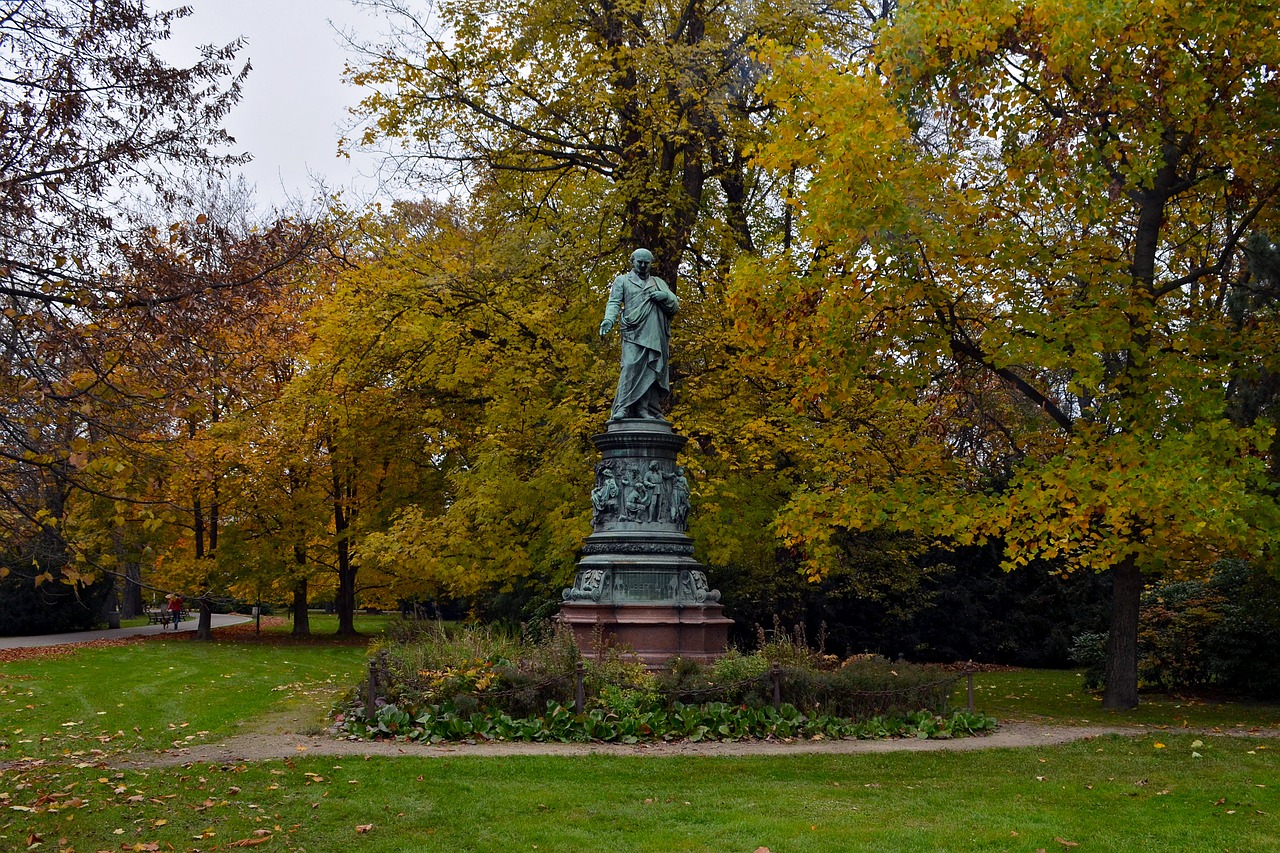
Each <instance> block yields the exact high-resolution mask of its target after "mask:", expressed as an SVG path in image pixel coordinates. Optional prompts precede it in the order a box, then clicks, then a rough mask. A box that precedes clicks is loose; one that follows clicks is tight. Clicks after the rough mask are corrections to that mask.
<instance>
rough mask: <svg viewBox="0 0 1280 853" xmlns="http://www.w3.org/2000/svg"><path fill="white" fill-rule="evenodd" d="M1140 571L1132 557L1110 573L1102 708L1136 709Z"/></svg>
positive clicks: (1140, 591) (1140, 598)
mask: <svg viewBox="0 0 1280 853" xmlns="http://www.w3.org/2000/svg"><path fill="white" fill-rule="evenodd" d="M1141 600H1142V571H1141V570H1140V569H1139V568H1138V564H1137V563H1136V562H1135V561H1134V560H1133V558H1132V557H1130V558H1129V559H1127V560H1125V561H1124V562H1123V563H1121V564H1120V565H1118V566H1116V567H1115V568H1114V569H1112V570H1111V632H1110V634H1109V635H1108V637H1107V683H1106V689H1105V690H1104V691H1103V694H1102V707H1104V708H1108V709H1111V710H1118V711H1127V710H1129V709H1132V708H1136V707H1138V609H1139V606H1140V605H1141Z"/></svg>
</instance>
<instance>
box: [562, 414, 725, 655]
mask: <svg viewBox="0 0 1280 853" xmlns="http://www.w3.org/2000/svg"><path fill="white" fill-rule="evenodd" d="M592 441H593V442H594V443H595V445H596V447H597V448H599V450H600V453H601V455H602V456H603V459H602V460H601V461H600V462H599V463H598V464H597V465H596V486H595V488H594V489H593V490H592V492H591V503H592V506H593V508H594V510H595V513H594V515H593V517H592V527H593V529H594V532H593V533H592V534H591V535H590V536H588V537H587V541H586V543H584V545H583V547H582V555H583V556H582V559H580V560H579V561H578V572H577V575H576V577H575V578H574V583H573V586H572V587H571V588H569V589H566V590H565V591H564V594H563V597H564V605H563V606H562V607H561V609H560V617H559V618H560V621H561V622H563V623H565V624H567V625H569V626H570V628H572V629H573V633H574V637H575V638H576V639H577V642H578V646H579V648H581V649H582V650H583V653H584V654H587V655H591V654H594V653H595V652H596V651H597V646H598V644H599V643H600V641H601V640H602V639H603V640H604V641H606V642H609V643H614V644H623V645H627V646H630V647H631V648H632V649H634V650H635V652H636V654H637V656H639V658H640V659H641V660H643V661H644V662H645V663H646V664H648V665H651V666H652V665H658V664H661V663H662V662H664V661H666V660H668V659H669V658H672V657H675V656H676V655H679V656H681V657H686V658H693V659H696V660H709V659H711V658H714V657H716V656H717V655H720V654H723V653H724V651H725V648H726V645H727V642H728V633H729V626H730V625H732V624H733V620H731V619H727V618H725V617H724V615H723V614H722V613H721V610H722V608H721V606H720V603H719V601H720V593H719V591H717V590H714V589H711V588H710V587H709V585H708V584H707V576H706V573H705V572H704V571H703V567H702V565H701V564H700V563H698V561H697V560H695V559H694V558H693V540H692V539H690V538H689V535H688V533H687V532H686V531H687V529H688V518H689V483H688V480H687V479H686V477H685V474H684V471H683V469H681V468H680V467H679V466H678V465H676V459H677V456H678V455H679V453H680V450H681V449H682V448H683V447H684V445H685V443H686V441H687V439H686V438H685V437H684V436H681V435H676V434H675V432H674V431H672V429H671V425H670V424H668V423H667V422H666V421H662V420H648V419H645V420H640V419H635V420H632V419H624V420H613V421H610V422H609V423H608V425H607V427H606V429H605V432H604V433H602V434H601V435H597V436H594V437H593V438H592Z"/></svg>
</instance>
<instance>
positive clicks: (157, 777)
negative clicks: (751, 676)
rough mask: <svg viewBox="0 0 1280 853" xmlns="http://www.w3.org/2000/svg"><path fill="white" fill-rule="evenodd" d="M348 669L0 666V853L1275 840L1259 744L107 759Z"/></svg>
mask: <svg viewBox="0 0 1280 853" xmlns="http://www.w3.org/2000/svg"><path fill="white" fill-rule="evenodd" d="M250 630H251V629H250ZM317 630H319V629H317ZM241 633H243V632H241ZM363 662H364V655H363V649H362V648H360V647H359V646H352V645H328V644H321V643H314V644H291V643H289V642H288V641H287V638H284V637H281V636H279V635H269V636H268V637H267V638H263V639H254V638H253V637H252V635H251V634H250V635H249V636H246V637H245V639H244V640H223V641H220V642H216V643H212V644H199V643H195V642H193V641H189V640H186V639H178V638H166V639H165V640H151V641H147V642H142V643H135V644H129V645H124V646H119V647H113V648H105V649H92V650H82V651H77V652H73V653H71V654H64V655H59V656H52V657H41V658H34V659H30V660H25V661H21V662H17V663H10V664H4V665H0V744H3V746H4V748H3V750H0V850H10V849H12V850H25V849H35V850H38V851H52V850H74V851H81V853H84V851H96V850H107V849H110V850H121V849H124V850H135V849H137V850H147V849H155V850H169V849H170V848H172V849H173V850H179V851H182V850H200V851H209V850H215V849H218V850H227V849H235V848H233V847H232V845H233V843H234V842H238V841H249V842H261V848H260V849H262V850H264V851H269V850H296V851H303V850H305V851H309V853H322V852H323V851H343V853H348V852H349V853H356V851H359V853H366V851H367V853H375V851H406V850H459V851H512V850H542V851H546V850H556V851H594V850H616V851H739V850H741V851H754V850H756V849H757V848H758V847H761V846H764V847H767V848H769V849H770V850H771V851H774V853H784V851H785V853H803V851H830V850H860V851H863V850H865V851H919V850H929V851H988V850H990V851H1004V850H1008V851H1027V853H1031V851H1036V850H1040V849H1044V850H1061V851H1068V850H1075V849H1078V850H1079V851H1081V853H1087V851H1144V853H1145V851H1150V850H1175V849H1176V850H1209V849H1212V850H1228V851H1267V850H1276V849H1280V820H1277V815H1280V757H1278V755H1277V753H1280V742H1278V741H1274V740H1269V739H1262V738H1252V737H1245V738H1236V737H1227V736H1222V735H1204V734H1191V733H1183V732H1178V731H1163V730H1161V731H1152V730H1151V729H1150V728H1148V730H1146V731H1142V732H1138V733H1137V734H1135V735H1133V736H1125V737H1120V736H1108V737H1103V738H1096V739H1093V740H1089V741H1081V742H1077V743H1074V744H1070V745H1066V746H1054V747H1041V748H1027V749H996V750H983V751H978V752H963V753H961V752H954V753H946V752H928V753H911V752H893V753H863V754H857V755H846V756H838V755H797V756H788V757H745V758H733V757H696V756H691V757H678V758H652V757H610V756H599V755H588V756H581V757H576V758H561V757H518V758H476V757H468V756H466V754H465V748H462V749H460V750H458V751H456V752H450V753H446V754H445V755H444V756H442V757H438V758H424V757H408V756H405V757H399V758H377V757H375V758H368V759H365V758H360V757H353V758H342V759H335V758H326V757H321V756H313V755H308V754H307V753H306V752H305V751H299V752H296V753H295V754H294V755H291V756H288V757H285V758H281V759H277V760H271V761H262V762H236V763H230V764H194V765H191V766H184V767H175V768H167V769H147V770H136V769H124V768H123V765H122V762H123V761H124V760H125V759H127V758H129V757H136V756H139V755H140V754H141V755H145V754H146V753H149V752H154V751H155V750H160V749H163V748H166V747H168V746H171V745H173V744H174V743H175V742H177V743H179V744H187V743H193V742H201V741H213V740H217V739H219V738H222V737H225V736H227V735H229V734H232V733H235V732H237V731H242V730H245V729H255V730H262V729H263V728H266V727H269V725H270V721H271V720H273V719H275V718H276V717H278V716H280V715H285V716H288V717H289V718H290V719H295V720H296V719H302V720H303V721H304V722H306V721H312V722H318V721H319V719H320V718H321V717H322V715H323V712H324V710H325V709H326V708H327V706H328V704H329V703H330V702H331V699H332V696H333V695H334V693H335V692H336V691H338V690H339V689H341V687H343V686H345V685H346V684H348V683H350V682H351V681H352V680H353V679H354V678H356V677H357V674H358V673H359V672H361V670H362V668H363ZM975 688H976V693H977V697H978V702H977V705H978V709H979V710H985V711H988V712H991V711H995V712H997V713H998V715H1001V716H1003V717H1005V718H1006V719H1007V718H1010V717H1014V718H1018V719H1040V720H1053V721H1055V722H1061V723H1073V722H1078V723H1083V722H1084V721H1085V720H1088V721H1089V722H1091V723H1104V724H1105V723H1122V722H1130V721H1132V720H1137V721H1139V722H1142V723H1143V724H1144V725H1147V726H1148V727H1151V726H1157V725H1170V726H1177V725H1180V723H1178V722H1177V720H1179V719H1182V720H1195V721H1196V722H1191V723H1190V724H1191V725H1202V724H1203V723H1201V722H1199V721H1201V720H1203V721H1208V722H1212V721H1215V720H1217V721H1219V722H1228V721H1229V722H1231V723H1232V724H1234V723H1245V724H1247V725H1270V724H1272V723H1274V722H1275V720H1276V719H1277V717H1278V716H1280V714H1277V709H1276V708H1275V707H1274V706H1231V705H1220V704H1219V705H1209V704H1207V703H1206V704H1203V705H1198V704H1193V705H1189V706H1185V707H1180V703H1177V702H1176V701H1175V700H1169V701H1168V703H1165V702H1164V701H1163V700H1160V701H1157V702H1152V703H1148V705H1147V706H1145V707H1144V709H1141V710H1140V711H1139V712H1138V713H1137V714H1136V715H1134V716H1116V717H1104V716H1100V715H1099V714H1098V712H1097V711H1098V709H1097V703H1096V702H1094V701H1093V699H1092V698H1091V697H1089V696H1088V695H1087V694H1083V693H1082V692H1081V691H1080V690H1079V681H1078V679H1076V677H1075V674H1074V673H1069V672H1067V673H1061V672H1052V673H1042V672H1009V673H982V674H979V675H978V676H977V677H976V681H975ZM308 724H310V723H308ZM1213 724H1215V725H1216V724H1217V723H1213ZM1197 741H1199V743H1197ZM94 750H99V751H100V752H98V753H95V752H94ZM1197 755H1198V757H1197ZM24 759H25V760H24ZM15 807H16V808H15ZM25 809H30V811H27V810H25ZM360 827H371V828H370V829H368V830H366V831H363V832H361V831H359V828H360ZM255 833H257V834H255ZM263 839H266V840H263ZM33 844H38V845H39V846H36V847H34V848H30V845H33ZM152 845H154V846H152ZM1070 845H1078V848H1077V847H1073V846H1070ZM255 846H257V845H255Z"/></svg>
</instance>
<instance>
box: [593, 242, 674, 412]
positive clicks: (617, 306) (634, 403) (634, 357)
mask: <svg viewBox="0 0 1280 853" xmlns="http://www.w3.org/2000/svg"><path fill="white" fill-rule="evenodd" d="M652 264H653V253H652V252H650V251H649V250H648V249H636V250H635V251H634V252H632V253H631V271H630V272H628V273H625V274H623V275H620V276H618V277H617V278H615V279H614V280H613V286H612V287H611V288H610V289H609V304H608V305H607V306H606V307H605V311H604V321H603V322H602V323H601V324H600V336H601V337H604V336H605V335H607V334H609V332H610V331H611V330H612V329H613V327H614V324H615V323H617V322H618V320H619V317H621V321H622V322H621V326H622V369H621V371H620V372H619V374H618V392H617V394H616V395H614V398H613V411H612V414H611V416H610V417H611V419H612V420H620V419H622V418H650V419H655V418H656V419H661V418H662V397H663V395H665V394H669V393H670V392H671V382H670V375H669V370H668V365H667V362H668V361H669V358H670V349H669V344H670V339H671V317H672V316H673V315H674V314H675V313H676V311H677V310H679V308H680V300H678V299H676V295H675V294H674V293H672V292H671V289H670V288H669V287H667V283H666V282H665V281H663V280H662V279H660V278H658V277H657V276H656V275H651V274H650V272H649V268H650V266H652Z"/></svg>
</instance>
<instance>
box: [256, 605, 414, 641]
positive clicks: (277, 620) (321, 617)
mask: <svg viewBox="0 0 1280 853" xmlns="http://www.w3.org/2000/svg"><path fill="white" fill-rule="evenodd" d="M273 615H274V618H273V619H271V620H268V621H270V622H271V627H270V630H271V631H273V632H282V633H286V634H287V633H290V632H291V631H293V614H292V613H290V612H289V611H287V610H277V611H276V612H275V613H274V614H273ZM399 618H400V614H398V613H356V614H355V619H354V620H353V621H354V622H355V626H356V632H357V633H359V634H366V635H369V636H379V635H381V634H382V632H383V631H385V630H386V628H387V623H388V622H390V621H393V620H397V619H399ZM307 623H308V625H309V626H310V628H311V633H312V634H321V635H323V634H336V633H337V632H338V614H336V613H320V612H317V611H312V612H311V613H309V614H308V616H307ZM263 630H267V627H266V622H265V621H264V623H263Z"/></svg>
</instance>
